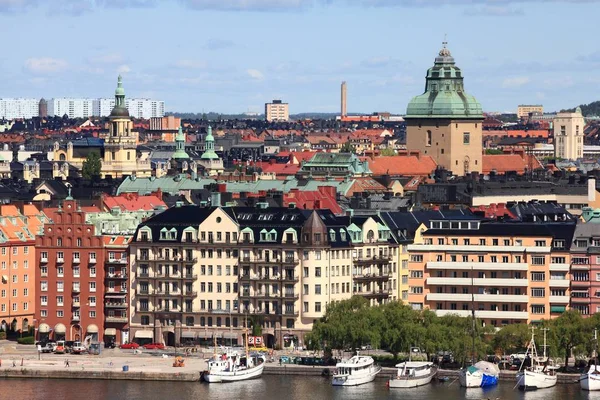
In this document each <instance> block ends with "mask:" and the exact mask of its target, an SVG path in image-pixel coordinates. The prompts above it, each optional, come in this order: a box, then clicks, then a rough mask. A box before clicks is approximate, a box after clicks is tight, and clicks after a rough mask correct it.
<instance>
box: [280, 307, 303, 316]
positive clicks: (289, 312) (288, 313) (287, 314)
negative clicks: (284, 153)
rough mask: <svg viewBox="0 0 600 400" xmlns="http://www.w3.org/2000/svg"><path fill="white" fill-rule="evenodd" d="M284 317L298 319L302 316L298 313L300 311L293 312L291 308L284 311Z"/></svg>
mask: <svg viewBox="0 0 600 400" xmlns="http://www.w3.org/2000/svg"><path fill="white" fill-rule="evenodd" d="M281 314H282V315H284V316H286V317H297V316H299V315H300V313H298V311H296V310H292V309H289V308H286V309H283V311H282V313H281Z"/></svg>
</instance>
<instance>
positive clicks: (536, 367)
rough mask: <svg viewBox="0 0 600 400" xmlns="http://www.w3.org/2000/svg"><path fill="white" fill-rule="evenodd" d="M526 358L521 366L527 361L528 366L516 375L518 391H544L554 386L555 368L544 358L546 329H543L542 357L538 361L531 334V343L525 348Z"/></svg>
mask: <svg viewBox="0 0 600 400" xmlns="http://www.w3.org/2000/svg"><path fill="white" fill-rule="evenodd" d="M526 354H527V357H526V358H525V362H523V363H522V364H521V368H523V365H525V364H526V362H527V361H529V366H528V367H525V368H524V369H523V370H519V372H518V373H517V385H518V386H519V389H520V390H537V389H546V388H550V387H553V386H555V385H556V382H557V381H558V377H557V376H556V367H555V366H552V365H550V363H549V360H548V358H547V357H546V329H544V357H542V358H541V359H540V357H538V355H537V349H536V347H535V340H534V333H533V332H532V333H531V342H530V343H529V346H528V347H527V351H526Z"/></svg>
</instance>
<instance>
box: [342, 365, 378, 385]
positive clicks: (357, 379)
mask: <svg viewBox="0 0 600 400" xmlns="http://www.w3.org/2000/svg"><path fill="white" fill-rule="evenodd" d="M380 371H381V369H377V370H374V371H373V372H371V373H369V374H368V375H363V376H352V375H349V376H335V375H334V377H333V379H332V380H331V384H332V385H333V386H358V385H364V384H365V383H369V382H373V380H374V379H375V377H376V376H377V374H378V373H379V372H380Z"/></svg>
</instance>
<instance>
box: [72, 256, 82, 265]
mask: <svg viewBox="0 0 600 400" xmlns="http://www.w3.org/2000/svg"><path fill="white" fill-rule="evenodd" d="M80 262H81V260H80V258H79V257H73V263H75V264H79V263H80Z"/></svg>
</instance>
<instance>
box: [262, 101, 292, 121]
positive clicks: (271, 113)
mask: <svg viewBox="0 0 600 400" xmlns="http://www.w3.org/2000/svg"><path fill="white" fill-rule="evenodd" d="M265 119H266V120H267V121H269V122H272V121H288V120H289V119H290V106H289V104H288V103H283V102H282V101H281V100H273V101H272V102H271V103H266V104H265Z"/></svg>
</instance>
